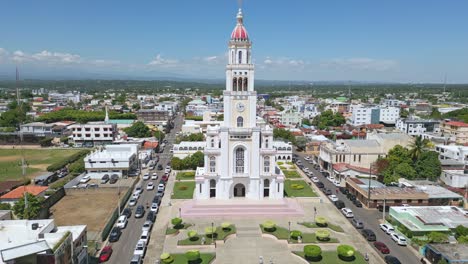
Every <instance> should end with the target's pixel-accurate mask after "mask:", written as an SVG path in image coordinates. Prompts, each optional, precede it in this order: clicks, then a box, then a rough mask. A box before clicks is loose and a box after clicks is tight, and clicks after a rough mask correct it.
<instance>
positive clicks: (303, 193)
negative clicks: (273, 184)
mask: <svg viewBox="0 0 468 264" xmlns="http://www.w3.org/2000/svg"><path fill="white" fill-rule="evenodd" d="M292 184H298V185H302V186H303V187H304V188H302V189H295V188H293V186H291V185H292ZM284 192H285V194H286V196H287V197H317V194H316V193H315V192H314V191H313V190H312V188H311V187H310V186H309V184H307V183H306V182H305V181H303V180H285V181H284Z"/></svg>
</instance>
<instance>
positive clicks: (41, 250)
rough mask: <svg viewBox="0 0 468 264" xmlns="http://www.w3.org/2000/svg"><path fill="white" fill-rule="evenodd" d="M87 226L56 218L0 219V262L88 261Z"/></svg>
mask: <svg viewBox="0 0 468 264" xmlns="http://www.w3.org/2000/svg"><path fill="white" fill-rule="evenodd" d="M86 245H87V239H86V226H85V225H77V226H56V225H55V222H54V220H53V219H41V220H4V221H0V264H3V263H5V264H6V263H8V264H10V263H76V264H84V263H86V260H87V257H88V253H87V247H85V246H86Z"/></svg>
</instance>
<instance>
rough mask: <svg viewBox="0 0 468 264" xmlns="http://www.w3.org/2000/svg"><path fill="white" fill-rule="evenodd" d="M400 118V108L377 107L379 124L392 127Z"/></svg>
mask: <svg viewBox="0 0 468 264" xmlns="http://www.w3.org/2000/svg"><path fill="white" fill-rule="evenodd" d="M399 118H400V107H391V106H387V107H379V122H380V123H383V124H387V125H394V124H395V123H396V121H397V120H398V119H399Z"/></svg>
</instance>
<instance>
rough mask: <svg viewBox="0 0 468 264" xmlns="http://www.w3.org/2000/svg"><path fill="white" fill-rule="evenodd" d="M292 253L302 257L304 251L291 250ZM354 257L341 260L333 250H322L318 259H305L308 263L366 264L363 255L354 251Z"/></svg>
mask: <svg viewBox="0 0 468 264" xmlns="http://www.w3.org/2000/svg"><path fill="white" fill-rule="evenodd" d="M293 253H294V254H296V255H298V256H300V257H302V258H304V259H306V258H305V256H304V252H293ZM354 256H355V259H354V260H350V261H344V260H341V259H340V258H339V257H338V254H337V253H336V252H335V251H322V258H321V259H320V260H317V261H310V260H306V261H307V262H309V263H324V264H325V263H334V264H340V263H342V264H346V263H349V264H351V263H354V264H366V263H367V261H365V260H364V256H363V255H362V254H361V253H360V252H358V251H356V252H355V254H354Z"/></svg>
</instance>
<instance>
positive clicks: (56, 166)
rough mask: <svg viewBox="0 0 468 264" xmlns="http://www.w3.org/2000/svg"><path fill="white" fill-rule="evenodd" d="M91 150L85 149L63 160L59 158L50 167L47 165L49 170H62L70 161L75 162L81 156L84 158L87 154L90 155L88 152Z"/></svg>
mask: <svg viewBox="0 0 468 264" xmlns="http://www.w3.org/2000/svg"><path fill="white" fill-rule="evenodd" d="M89 152H90V150H88V149H84V150H81V151H79V152H77V153H75V154H73V155H71V156H69V157H66V158H64V159H62V160H58V161H56V162H54V163H52V164H50V165H49V166H48V167H47V171H50V172H55V171H58V170H60V169H61V168H63V167H65V166H67V165H68V164H70V163H73V162H75V161H77V160H78V159H81V158H84V157H85V156H86V155H88V153H89Z"/></svg>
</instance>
